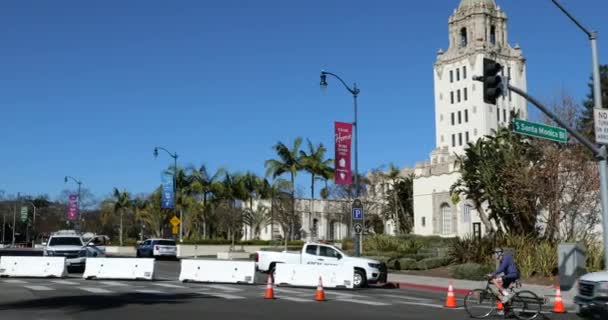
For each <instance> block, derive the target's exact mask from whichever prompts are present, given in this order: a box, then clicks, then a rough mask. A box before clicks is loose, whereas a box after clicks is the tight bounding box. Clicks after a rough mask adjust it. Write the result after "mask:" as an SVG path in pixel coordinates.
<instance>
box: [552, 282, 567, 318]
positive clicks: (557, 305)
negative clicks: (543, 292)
mask: <svg viewBox="0 0 608 320" xmlns="http://www.w3.org/2000/svg"><path fill="white" fill-rule="evenodd" d="M553 312H554V313H565V312H566V308H564V302H563V301H562V291H561V290H560V288H559V286H557V287H555V302H554V303H553Z"/></svg>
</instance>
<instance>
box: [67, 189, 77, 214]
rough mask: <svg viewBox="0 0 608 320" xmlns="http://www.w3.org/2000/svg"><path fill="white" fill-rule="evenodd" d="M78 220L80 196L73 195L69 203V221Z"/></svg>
mask: <svg viewBox="0 0 608 320" xmlns="http://www.w3.org/2000/svg"><path fill="white" fill-rule="evenodd" d="M77 218H78V195H75V194H71V195H70V197H69V201H68V220H76V219H77Z"/></svg>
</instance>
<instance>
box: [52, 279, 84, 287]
mask: <svg viewBox="0 0 608 320" xmlns="http://www.w3.org/2000/svg"><path fill="white" fill-rule="evenodd" d="M51 282H52V283H56V284H68V285H71V286H76V285H78V282H74V281H67V280H51Z"/></svg>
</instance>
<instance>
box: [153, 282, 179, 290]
mask: <svg viewBox="0 0 608 320" xmlns="http://www.w3.org/2000/svg"><path fill="white" fill-rule="evenodd" d="M152 284H153V285H155V286H159V287H166V288H180V289H185V288H187V287H184V286H179V285H176V284H171V283H162V282H160V283H152Z"/></svg>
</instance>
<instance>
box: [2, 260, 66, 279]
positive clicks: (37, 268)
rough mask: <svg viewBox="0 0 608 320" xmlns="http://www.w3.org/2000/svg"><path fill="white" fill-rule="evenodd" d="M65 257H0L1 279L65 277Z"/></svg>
mask: <svg viewBox="0 0 608 320" xmlns="http://www.w3.org/2000/svg"><path fill="white" fill-rule="evenodd" d="M67 275H68V272H67V268H66V265H65V257H11V256H2V257H0V276H2V277H57V278H61V277H65V276H67Z"/></svg>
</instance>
